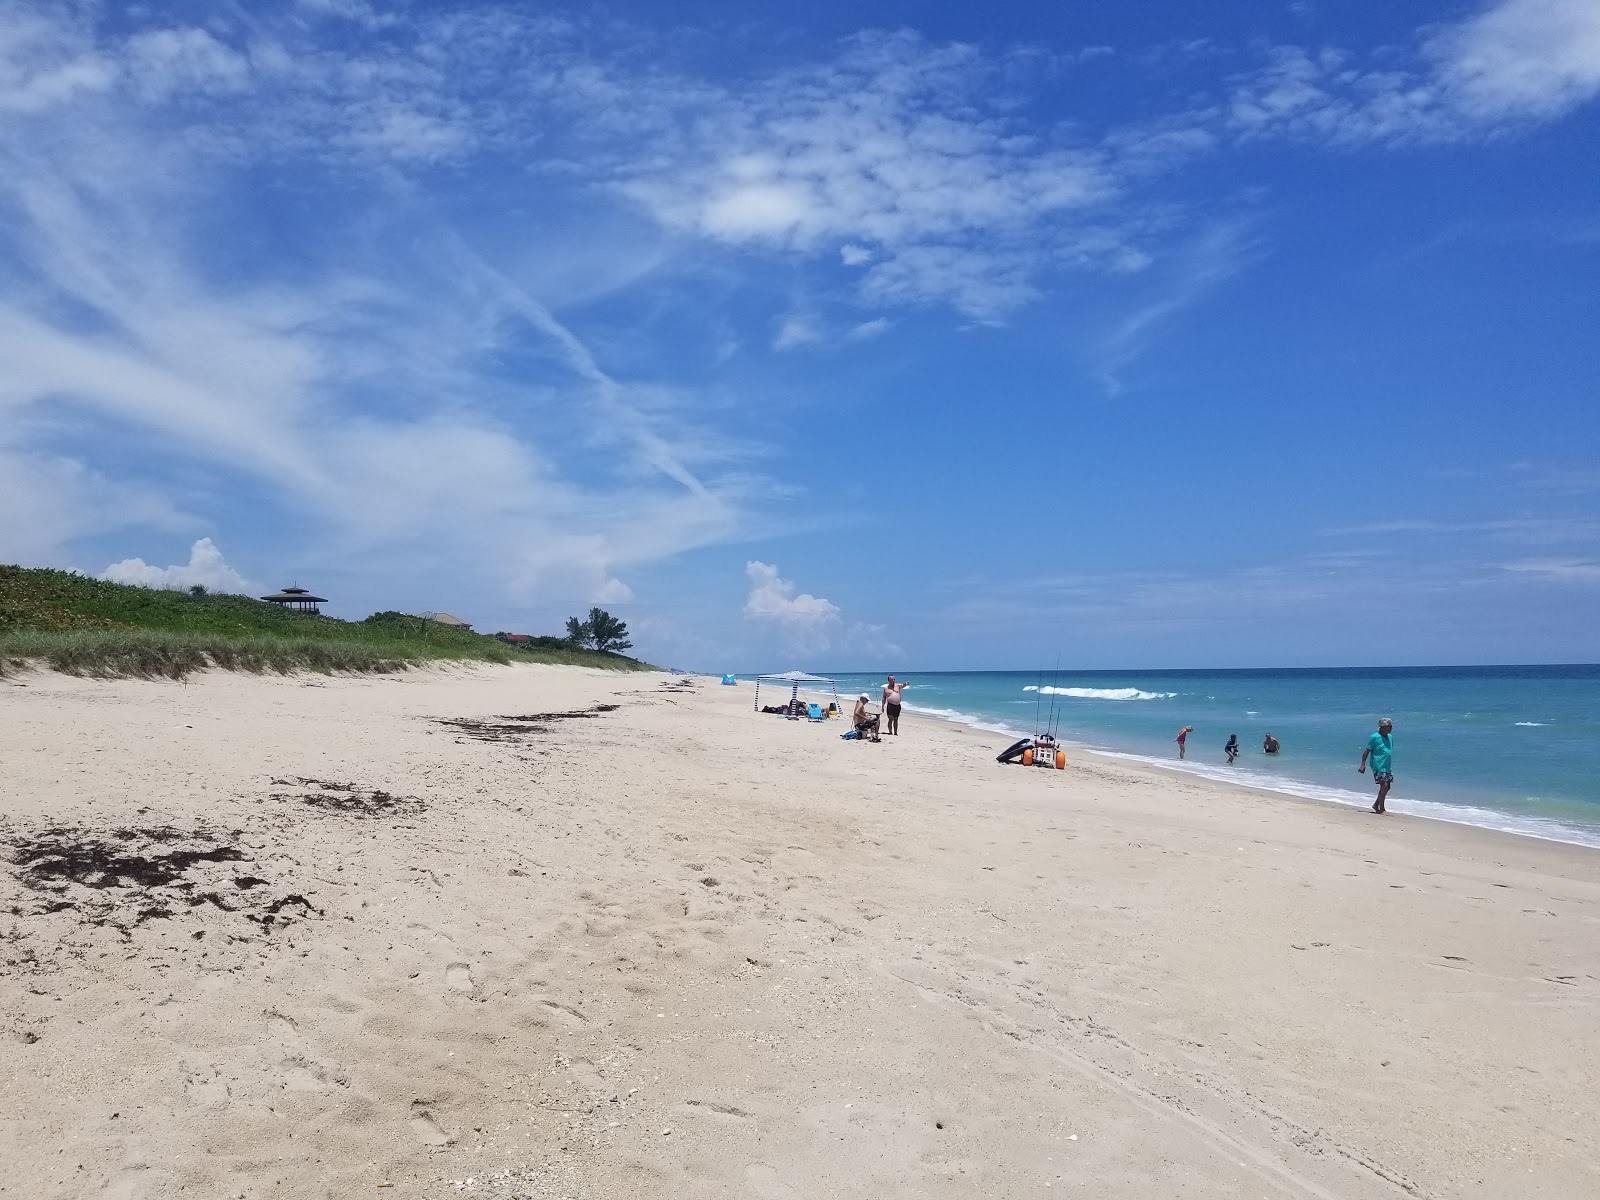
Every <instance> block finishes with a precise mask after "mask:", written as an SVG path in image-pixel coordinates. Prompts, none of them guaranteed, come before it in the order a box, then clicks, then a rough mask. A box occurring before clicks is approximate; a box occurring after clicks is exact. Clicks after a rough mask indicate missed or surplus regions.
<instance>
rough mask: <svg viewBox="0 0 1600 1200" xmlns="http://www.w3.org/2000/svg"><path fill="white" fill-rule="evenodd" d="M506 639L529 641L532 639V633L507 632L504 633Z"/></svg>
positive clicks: (509, 640)
mask: <svg viewBox="0 0 1600 1200" xmlns="http://www.w3.org/2000/svg"><path fill="white" fill-rule="evenodd" d="M506 641H508V642H531V641H533V635H532V634H531V633H508V634H506Z"/></svg>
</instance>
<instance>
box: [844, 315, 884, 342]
mask: <svg viewBox="0 0 1600 1200" xmlns="http://www.w3.org/2000/svg"><path fill="white" fill-rule="evenodd" d="M892 324H893V322H891V321H890V320H889V319H888V318H887V317H877V318H875V319H874V320H871V321H863V322H861V324H859V325H857V326H856V327H855V328H853V329H852V330H850V340H851V341H856V342H864V341H869V340H871V339H872V338H875V337H881V336H882V335H883V334H885V333H887V332H889V327H890V326H891V325H892Z"/></svg>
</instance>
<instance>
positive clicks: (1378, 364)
mask: <svg viewBox="0 0 1600 1200" xmlns="http://www.w3.org/2000/svg"><path fill="white" fill-rule="evenodd" d="M1597 97H1600V8H1597V6H1596V5H1595V4H1594V3H1593V2H1592V0H1495V2H1486V0H1473V2H1470V3H1413V2H1408V0H1399V2H1396V3H1391V4H1386V5H1359V6H1354V5H1333V4H1326V3H1290V4H1283V5H1262V4H1256V3H1250V4H1245V3H1216V4H1208V5H1194V4H1189V3H1166V4H1163V3H1151V4H1142V5H1108V4H1101V5H1087V4H1075V3H1052V4H1028V3H1019V4H1013V5H1003V6H999V9H998V11H994V10H993V6H984V11H980V6H977V5H971V4H953V3H928V2H923V3H915V2H910V0H907V2H901V3H879V4H871V3H853V4H850V5H844V4H830V3H823V4H816V5H810V6H807V7H806V11H805V17H804V23H803V24H801V23H796V22H795V19H794V18H792V17H790V18H784V17H781V16H774V15H767V14H766V13H765V12H764V10H762V9H761V8H759V7H758V8H755V9H752V8H751V7H750V6H746V5H729V4H716V3H710V2H708V0H707V2H698V0H697V2H695V3H685V4H679V5H666V4H651V5H644V4H637V5H633V4H618V5H611V6H604V7H602V6H595V5H587V4H586V5H581V6H580V5H570V6H562V5H552V6H540V5H535V4H507V5H503V6H494V5H470V4H469V5H455V4H442V3H438V4H422V3H411V4H393V5H380V4H376V3H365V2H362V0H298V2H294V0H285V2H282V3H278V4H268V3H263V4H249V5H245V4H238V5H230V4H216V3H203V4H202V3H194V4H181V3H170V4H160V3H155V4H139V5H117V4H109V3H108V4H81V5H74V4H64V3H59V2H58V3H49V4H33V3H28V2H26V0H23V2H20V3H19V2H17V0H0V515H3V518H4V519H3V520H0V561H19V562H24V563H30V564H52V565H60V566H70V567H74V568H76V569H79V570H82V571H85V572H87V573H91V574H102V573H107V574H109V575H110V576H111V577H114V578H120V579H125V580H130V581H139V582H146V583H150V584H156V585H161V584H165V585H174V586H178V585H184V584H187V583H190V582H204V583H207V584H209V585H210V586H213V587H225V588H229V589H241V590H251V591H253V590H255V589H256V588H262V589H266V588H273V589H275V588H277V587H278V586H281V585H283V584H286V583H290V582H294V581H298V582H300V583H302V584H304V585H306V586H310V587H313V588H315V589H316V590H318V591H319V592H321V593H322V594H324V595H327V596H330V597H331V598H332V599H333V604H332V605H331V606H330V608H331V610H332V611H333V612H335V613H337V614H339V615H343V616H351V617H360V616H364V615H366V614H367V613H368V612H371V611H373V610H376V609H389V608H394V609H401V610H404V611H420V610H430V609H431V610H447V611H450V612H454V613H456V614H458V615H461V616H463V617H465V618H466V619H468V620H470V621H472V622H474V624H475V625H476V626H477V627H478V628H480V629H484V630H491V631H492V630H495V629H508V630H515V631H526V632H543V631H555V630H557V629H559V628H560V626H561V623H562V620H563V618H565V617H566V616H567V615H568V614H570V613H573V612H581V611H584V610H586V609H587V608H588V606H589V605H591V604H593V603H600V604H603V605H605V606H606V607H608V608H610V609H611V610H612V611H614V612H616V613H618V614H619V615H621V616H623V617H624V618H625V619H626V620H627V621H628V622H629V623H630V625H631V627H632V628H633V630H634V634H635V643H636V648H637V649H638V650H639V651H640V652H641V653H643V654H645V655H646V656H647V657H650V658H652V659H654V660H655V661H658V662H666V663H672V664H679V665H684V666H695V667H702V668H705V669H721V668H724V667H734V668H744V669H750V668H767V667H779V668H781V667H787V666H790V665H811V666H824V665H827V666H835V667H846V666H849V667H861V668H874V669H876V668H886V669H893V668H896V667H898V668H900V669H902V670H906V669H912V670H914V669H923V670H929V669H938V668H948V669H958V668H985V667H995V668H1002V667H1021V668H1031V667H1034V666H1037V665H1038V663H1039V662H1042V661H1047V660H1049V661H1053V660H1054V657H1055V655H1056V653H1057V652H1060V654H1061V655H1062V657H1063V661H1064V662H1067V663H1070V664H1072V665H1074V666H1077V667H1082V668H1093V667H1120V666H1128V667H1137V666H1146V667H1159V666H1236V665H1311V664H1364V663H1427V662H1507V661H1510V662H1518V661H1596V660H1600V628H1597V623H1596V621H1595V619H1594V613H1595V612H1596V611H1600V605H1597V602H1600V416H1597V415H1596V414H1597V411H1600V406H1597V403H1596V401H1597V399H1600V395H1597V392H1600V383H1597V381H1600V337H1596V336H1595V333H1594V331H1595V330H1596V329H1600V287H1597V286H1596V285H1597V284H1600V171H1596V169H1595V163H1596V161H1597V158H1600V104H1597V103H1596V99H1597Z"/></svg>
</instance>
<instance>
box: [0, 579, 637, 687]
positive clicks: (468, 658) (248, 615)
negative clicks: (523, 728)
mask: <svg viewBox="0 0 1600 1200" xmlns="http://www.w3.org/2000/svg"><path fill="white" fill-rule="evenodd" d="M443 661H462V662H486V663H517V662H539V663H560V664H565V665H571V666H585V667H602V668H606V669H610V670H644V669H648V666H647V664H645V663H641V662H639V661H638V660H637V659H632V658H627V657H625V656H623V655H620V654H602V653H598V652H596V651H593V650H580V649H571V648H565V647H559V646H552V645H548V644H546V645H542V646H526V645H511V644H508V643H506V642H502V641H499V640H498V639H496V638H492V637H487V636H485V635H483V634H481V633H474V632H472V631H471V630H466V629H452V628H448V627H445V626H441V625H438V624H436V623H435V622H431V621H426V622H425V621H422V620H420V619H419V618H417V617H412V616H407V615H405V614H403V613H398V612H383V613H375V614H373V615H372V616H370V617H368V618H367V619H366V620H364V621H341V620H338V619H336V618H333V617H325V616H320V615H313V614H307V613H296V612H289V611H286V610H285V609H283V608H281V607H279V606H278V605H276V604H267V603H264V602H263V601H260V600H255V599H252V598H250V597H248V596H230V595H214V594H206V593H202V594H190V593H188V592H172V591H161V590H157V589H153V588H141V587H130V586H127V585H125V584H119V583H111V582H108V581H106V580H102V579H89V578H87V577H86V576H82V575H75V574H72V573H71V572H67V571H53V570H45V569H36V568H23V567H11V566H0V674H6V673H7V672H8V671H16V670H17V669H19V668H20V667H22V666H24V665H25V664H27V663H32V662H38V663H44V664H46V665H48V666H49V667H50V668H52V669H54V670H57V671H61V672H63V673H66V674H71V675H86V676H93V677H98V678H112V677H125V676H133V677H141V678H149V679H182V678H184V677H185V676H186V675H188V674H190V673H191V672H194V671H200V670H206V669H211V668H215V669H221V670H229V671H247V672H252V673H256V674H289V673H291V672H294V671H321V672H334V671H360V672H391V671H402V670H405V669H407V668H408V667H412V666H417V665H420V664H422V663H428V662H443Z"/></svg>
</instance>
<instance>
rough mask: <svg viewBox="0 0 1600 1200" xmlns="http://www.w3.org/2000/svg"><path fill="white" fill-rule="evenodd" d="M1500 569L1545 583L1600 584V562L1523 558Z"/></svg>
mask: <svg viewBox="0 0 1600 1200" xmlns="http://www.w3.org/2000/svg"><path fill="white" fill-rule="evenodd" d="M1500 566H1501V569H1502V570H1504V571H1509V572H1511V573H1512V574H1513V575H1521V576H1524V577H1528V578H1533V579H1537V580H1540V581H1541V582H1545V583H1556V584H1573V585H1578V586H1588V585H1590V584H1600V562H1596V561H1593V560H1590V559H1579V558H1525V559H1521V560H1519V561H1516V562H1508V563H1501V564H1500Z"/></svg>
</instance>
